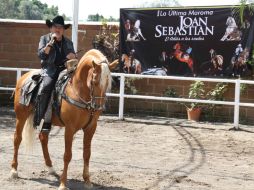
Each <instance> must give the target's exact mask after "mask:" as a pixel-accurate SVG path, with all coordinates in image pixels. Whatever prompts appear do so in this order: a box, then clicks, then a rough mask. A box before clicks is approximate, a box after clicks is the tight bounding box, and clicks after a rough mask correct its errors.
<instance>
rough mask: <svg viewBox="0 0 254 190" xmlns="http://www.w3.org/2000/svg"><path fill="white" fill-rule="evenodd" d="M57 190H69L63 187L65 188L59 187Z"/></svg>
mask: <svg viewBox="0 0 254 190" xmlns="http://www.w3.org/2000/svg"><path fill="white" fill-rule="evenodd" d="M58 190H70V189H69V188H68V187H65V186H60V187H59V188H58Z"/></svg>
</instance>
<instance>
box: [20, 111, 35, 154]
mask: <svg viewBox="0 0 254 190" xmlns="http://www.w3.org/2000/svg"><path fill="white" fill-rule="evenodd" d="M33 118H34V114H33V113H31V114H30V115H29V117H28V118H27V119H26V122H25V125H24V129H23V132H22V139H23V143H24V146H25V151H26V152H32V150H33V145H34V142H35V135H36V130H35V128H34V127H33Z"/></svg>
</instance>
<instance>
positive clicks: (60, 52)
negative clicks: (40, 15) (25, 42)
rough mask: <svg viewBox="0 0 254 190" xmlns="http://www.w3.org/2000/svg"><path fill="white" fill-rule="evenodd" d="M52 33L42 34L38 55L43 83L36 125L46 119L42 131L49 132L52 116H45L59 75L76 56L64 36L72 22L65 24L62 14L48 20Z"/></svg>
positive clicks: (36, 112) (37, 102)
mask: <svg viewBox="0 0 254 190" xmlns="http://www.w3.org/2000/svg"><path fill="white" fill-rule="evenodd" d="M46 25H47V26H48V27H49V28H50V31H51V32H50V33H49V34H46V35H44V36H41V38H40V42H39V47H38V56H39V58H40V59H41V68H42V70H41V75H42V85H41V88H40V90H39V93H38V97H37V101H36V106H35V107H36V111H35V116H34V126H39V125H40V123H41V120H42V119H44V123H43V125H42V132H49V131H50V129H51V116H49V117H45V115H46V114H45V113H46V111H47V109H48V107H50V106H48V104H49V101H50V98H51V93H52V90H53V89H54V86H55V83H56V81H57V78H58V75H59V73H60V72H61V71H63V70H64V69H65V65H64V61H65V60H67V59H74V58H76V55H75V51H74V48H73V43H72V41H71V40H69V39H68V38H66V37H65V36H64V31H65V29H67V28H69V27H70V24H64V19H63V17H62V16H56V17H55V18H54V19H53V20H52V21H50V20H46Z"/></svg>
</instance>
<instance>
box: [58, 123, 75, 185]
mask: <svg viewBox="0 0 254 190" xmlns="http://www.w3.org/2000/svg"><path fill="white" fill-rule="evenodd" d="M74 133H75V132H74V131H73V130H72V129H69V128H68V127H66V128H65V134H64V140H65V152H64V159H63V160H64V169H63V173H62V175H61V178H60V186H59V188H58V190H67V189H68V188H67V187H66V181H67V170H68V166H69V163H70V161H71V158H72V141H73V136H74Z"/></svg>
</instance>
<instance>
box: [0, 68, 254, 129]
mask: <svg viewBox="0 0 254 190" xmlns="http://www.w3.org/2000/svg"><path fill="white" fill-rule="evenodd" d="M1 70H4V71H16V77H17V80H18V79H19V78H20V76H21V74H22V72H26V71H29V70H32V69H29V68H10V67H0V71H1ZM112 76H119V77H120V91H119V94H116V93H107V96H110V97H119V119H123V118H124V99H125V98H134V99H147V100H148V99H149V100H164V101H175V102H197V103H206V104H221V105H231V106H234V127H235V128H236V129H238V128H239V110H240V106H244V107H254V103H241V102H240V84H253V85H254V81H251V80H240V79H214V78H194V77H175V76H154V75H135V74H124V73H112ZM127 77H131V78H153V79H169V80H186V81H204V82H224V83H234V84H235V96H234V101H232V102H230V101H213V100H199V99H188V98H171V97H160V96H144V95H127V94H125V93H124V86H125V78H127ZM0 90H14V88H9V87H0Z"/></svg>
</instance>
